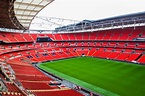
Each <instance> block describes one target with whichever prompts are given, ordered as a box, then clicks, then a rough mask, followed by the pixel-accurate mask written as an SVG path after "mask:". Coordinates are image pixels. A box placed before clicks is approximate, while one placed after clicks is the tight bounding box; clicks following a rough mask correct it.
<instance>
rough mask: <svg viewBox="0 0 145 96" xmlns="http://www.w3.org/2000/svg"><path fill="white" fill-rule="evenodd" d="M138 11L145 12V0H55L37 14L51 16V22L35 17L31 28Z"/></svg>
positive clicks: (46, 27) (49, 27) (49, 26)
mask: <svg viewBox="0 0 145 96" xmlns="http://www.w3.org/2000/svg"><path fill="white" fill-rule="evenodd" d="M137 12H145V0H54V1H53V2H52V3H51V4H49V5H48V6H47V7H45V8H44V9H43V10H41V11H40V12H39V14H38V15H37V16H39V17H47V18H48V17H51V19H49V20H50V21H51V23H50V22H46V21H45V20H42V19H39V18H35V19H34V20H33V21H32V24H31V26H30V29H40V30H49V29H50V30H51V29H54V28H55V27H57V26H58V25H57V24H60V25H65V22H67V23H66V24H69V23H74V22H75V21H74V20H77V21H82V20H99V19H104V18H109V17H114V16H120V15H126V14H131V13H137ZM59 18H63V19H70V20H72V21H70V20H62V19H59ZM52 22H57V23H56V24H54V23H52ZM68 22H69V23H68ZM46 23H47V24H46ZM60 25H59V26H60ZM52 26H54V28H53V27H52Z"/></svg>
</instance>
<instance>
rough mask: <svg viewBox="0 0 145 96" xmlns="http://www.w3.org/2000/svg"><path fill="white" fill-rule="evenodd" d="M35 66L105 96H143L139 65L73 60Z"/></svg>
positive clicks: (143, 73) (144, 77) (143, 71)
mask: <svg viewBox="0 0 145 96" xmlns="http://www.w3.org/2000/svg"><path fill="white" fill-rule="evenodd" d="M39 67H40V68H42V69H43V70H46V71H49V72H51V73H53V74H55V75H58V76H60V77H62V78H64V79H67V80H69V81H71V82H74V83H75V84H79V85H80V86H83V87H85V88H87V89H89V90H92V91H94V92H97V93H101V94H104V95H105V96H115V95H120V96H145V66H142V65H137V64H129V63H124V62H118V61H112V60H104V59H98V58H92V57H77V58H70V59H65V60H58V61H52V62H47V63H43V64H40V65H39Z"/></svg>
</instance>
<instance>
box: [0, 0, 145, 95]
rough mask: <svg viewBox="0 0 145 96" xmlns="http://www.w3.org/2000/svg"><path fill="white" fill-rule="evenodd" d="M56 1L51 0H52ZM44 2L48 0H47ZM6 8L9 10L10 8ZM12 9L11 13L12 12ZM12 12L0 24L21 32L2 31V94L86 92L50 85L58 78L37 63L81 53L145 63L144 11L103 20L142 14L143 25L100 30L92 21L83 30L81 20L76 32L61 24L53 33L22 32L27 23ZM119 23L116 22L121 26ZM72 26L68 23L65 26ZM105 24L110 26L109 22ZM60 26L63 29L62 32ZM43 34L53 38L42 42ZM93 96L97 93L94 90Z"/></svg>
mask: <svg viewBox="0 0 145 96" xmlns="http://www.w3.org/2000/svg"><path fill="white" fill-rule="evenodd" d="M2 1H5V2H2ZM2 1H0V4H1V3H3V4H4V5H6V4H7V3H8V2H6V1H7V0H2ZM40 1H41V0H40ZM48 1H49V0H48ZM52 1H53V0H50V2H52ZM44 2H46V1H45V0H44ZM50 2H47V3H48V4H49V3H50ZM24 5H25V4H24ZM30 5H31V4H30ZM6 6H7V5H6ZM41 6H42V5H41ZM45 6H46V5H45ZM8 7H9V6H7V8H8ZM0 8H1V7H0ZM2 10H4V9H3V8H2V9H0V11H2ZM4 11H5V12H7V10H4ZM7 13H9V12H7ZM10 13H11V12H10ZM10 13H9V14H8V15H12V14H10ZM12 13H13V11H12ZM1 15H2V14H0V16H1ZM8 15H7V16H6V18H5V19H6V20H7V21H8V22H4V24H3V25H1V24H0V27H2V28H3V27H4V26H6V27H4V28H10V29H11V28H12V29H17V31H20V32H7V31H3V30H1V32H0V41H1V42H0V68H1V69H0V72H1V74H0V79H1V82H2V83H0V84H3V89H1V91H0V94H2V96H29V95H32V96H48V95H50V96H84V94H83V93H80V92H77V91H76V90H74V89H72V88H68V87H67V86H57V85H53V86H51V85H49V84H50V82H51V81H55V80H54V79H53V78H52V77H49V76H46V75H45V74H44V73H43V72H41V71H40V70H38V69H37V68H35V67H34V65H33V64H38V63H42V62H47V61H52V60H59V59H66V58H72V57H78V56H90V57H95V58H103V59H110V60H118V61H122V62H130V63H132V64H134V63H135V64H145V51H144V50H145V28H144V27H145V26H144V25H141V24H142V22H143V23H144V20H145V19H144V18H145V17H144V16H142V15H144V14H143V13H139V14H131V15H127V16H121V17H116V18H117V19H116V18H111V19H107V20H106V19H104V20H103V21H100V22H101V23H103V22H106V21H107V22H111V24H112V20H113V22H116V21H117V22H118V20H120V21H121V20H122V19H123V20H124V21H125V20H126V19H127V18H131V20H133V19H132V18H134V17H135V18H138V21H136V22H137V24H138V23H139V24H140V23H141V24H140V26H129V27H121V28H114V29H113V28H112V29H104V30H97V28H98V29H99V28H100V27H98V26H100V25H96V26H95V24H98V23H97V22H98V21H90V22H91V23H92V24H94V26H93V28H96V30H95V29H93V30H90V28H92V26H91V27H90V26H89V25H87V26H85V27H84V29H86V30H82V29H81V28H82V26H81V25H80V23H78V24H74V25H73V26H75V27H76V31H75V32H74V31H72V29H71V28H70V29H68V30H67V31H68V32H65V33H61V31H64V30H63V28H64V27H63V28H61V27H59V28H56V30H54V33H53V34H52V33H39V32H37V33H31V32H27V30H24V31H26V32H21V30H22V29H26V28H27V27H24V26H22V25H21V24H19V22H17V23H16V24H15V22H16V21H15V22H13V23H12V18H10V17H11V16H8ZM2 17H4V16H2ZM14 17H15V16H14ZM15 18H16V17H15ZM140 18H141V20H142V21H141V20H140ZM115 24H116V23H114V26H117V25H115ZM121 24H122V23H121ZM127 24H133V25H134V22H133V23H132V21H130V22H128V23H127ZM127 24H125V25H127ZM16 25H17V26H16ZM71 26H72V25H71ZM71 26H69V25H68V26H66V28H64V29H67V27H71ZM73 26H72V27H73ZM80 26H81V27H80ZM105 26H106V27H108V25H104V27H105ZM111 26H112V25H111ZM120 26H122V25H120ZM58 30H61V31H60V32H58ZM69 31H70V32H69ZM71 31H72V32H71ZM82 31H83V32H82ZM41 38H42V39H49V40H44V41H43V42H41V41H39V40H38V39H41ZM37 41H39V42H37ZM93 96H97V95H95V94H94V95H93Z"/></svg>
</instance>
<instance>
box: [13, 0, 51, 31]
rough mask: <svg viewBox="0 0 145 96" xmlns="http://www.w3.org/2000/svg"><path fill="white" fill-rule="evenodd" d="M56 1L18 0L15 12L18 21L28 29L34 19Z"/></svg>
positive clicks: (15, 4)
mask: <svg viewBox="0 0 145 96" xmlns="http://www.w3.org/2000/svg"><path fill="white" fill-rule="evenodd" d="M52 1H54V0H16V1H15V3H14V11H15V15H16V17H17V19H18V21H19V22H20V23H21V24H22V25H23V26H24V27H25V28H26V29H28V28H29V26H30V24H31V21H32V20H33V18H34V17H35V16H36V15H37V14H38V12H39V11H41V10H42V9H43V8H44V7H45V6H47V5H48V4H50V3H51V2H52Z"/></svg>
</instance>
